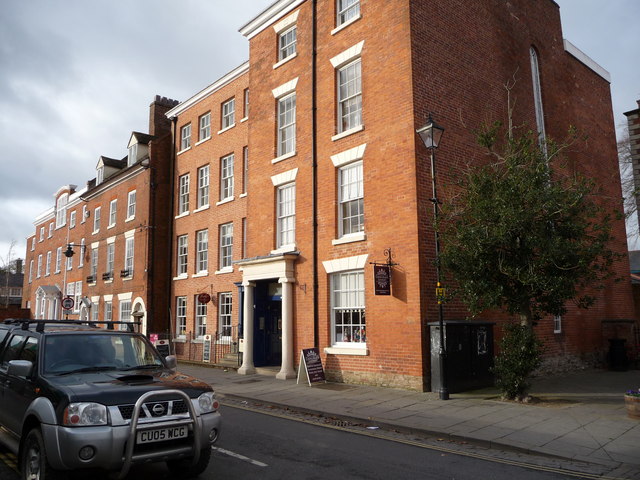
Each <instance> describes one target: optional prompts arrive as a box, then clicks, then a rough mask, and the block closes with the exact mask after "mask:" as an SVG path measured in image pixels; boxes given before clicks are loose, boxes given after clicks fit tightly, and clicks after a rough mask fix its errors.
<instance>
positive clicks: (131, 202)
mask: <svg viewBox="0 0 640 480" xmlns="http://www.w3.org/2000/svg"><path fill="white" fill-rule="evenodd" d="M136 196H137V193H136V190H131V191H130V192H129V193H128V194H127V218H126V219H125V221H131V220H133V219H134V218H136Z"/></svg>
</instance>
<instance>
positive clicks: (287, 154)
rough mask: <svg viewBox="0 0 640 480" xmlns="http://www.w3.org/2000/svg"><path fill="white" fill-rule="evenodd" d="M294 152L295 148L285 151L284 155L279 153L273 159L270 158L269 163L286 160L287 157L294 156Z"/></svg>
mask: <svg viewBox="0 0 640 480" xmlns="http://www.w3.org/2000/svg"><path fill="white" fill-rule="evenodd" d="M296 154H297V152H296V151H295V150H294V151H293V152H289V153H285V154H284V155H280V156H279V157H276V158H274V159H273V160H271V163H278V162H281V161H283V160H286V159H287V158H291V157H295V156H296Z"/></svg>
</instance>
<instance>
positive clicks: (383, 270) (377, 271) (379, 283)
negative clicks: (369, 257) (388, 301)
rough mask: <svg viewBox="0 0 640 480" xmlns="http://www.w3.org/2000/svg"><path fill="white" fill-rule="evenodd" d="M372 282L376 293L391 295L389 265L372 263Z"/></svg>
mask: <svg viewBox="0 0 640 480" xmlns="http://www.w3.org/2000/svg"><path fill="white" fill-rule="evenodd" d="M373 283H374V285H375V294H376V295H391V267H389V265H374V266H373Z"/></svg>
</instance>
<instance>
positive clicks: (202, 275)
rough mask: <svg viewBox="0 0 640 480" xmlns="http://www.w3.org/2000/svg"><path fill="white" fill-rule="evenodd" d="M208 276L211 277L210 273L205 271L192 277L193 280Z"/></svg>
mask: <svg viewBox="0 0 640 480" xmlns="http://www.w3.org/2000/svg"><path fill="white" fill-rule="evenodd" d="M208 276H209V271H208V270H203V271H201V272H198V273H194V274H193V275H191V278H200V277H208Z"/></svg>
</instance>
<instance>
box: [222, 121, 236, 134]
mask: <svg viewBox="0 0 640 480" xmlns="http://www.w3.org/2000/svg"><path fill="white" fill-rule="evenodd" d="M235 126H236V124H235V123H232V124H231V125H229V126H228V127H224V128H223V129H222V130H219V131H218V135H220V134H221V133H224V132H226V131H227V130H231V129H232V128H233V127H235Z"/></svg>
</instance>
